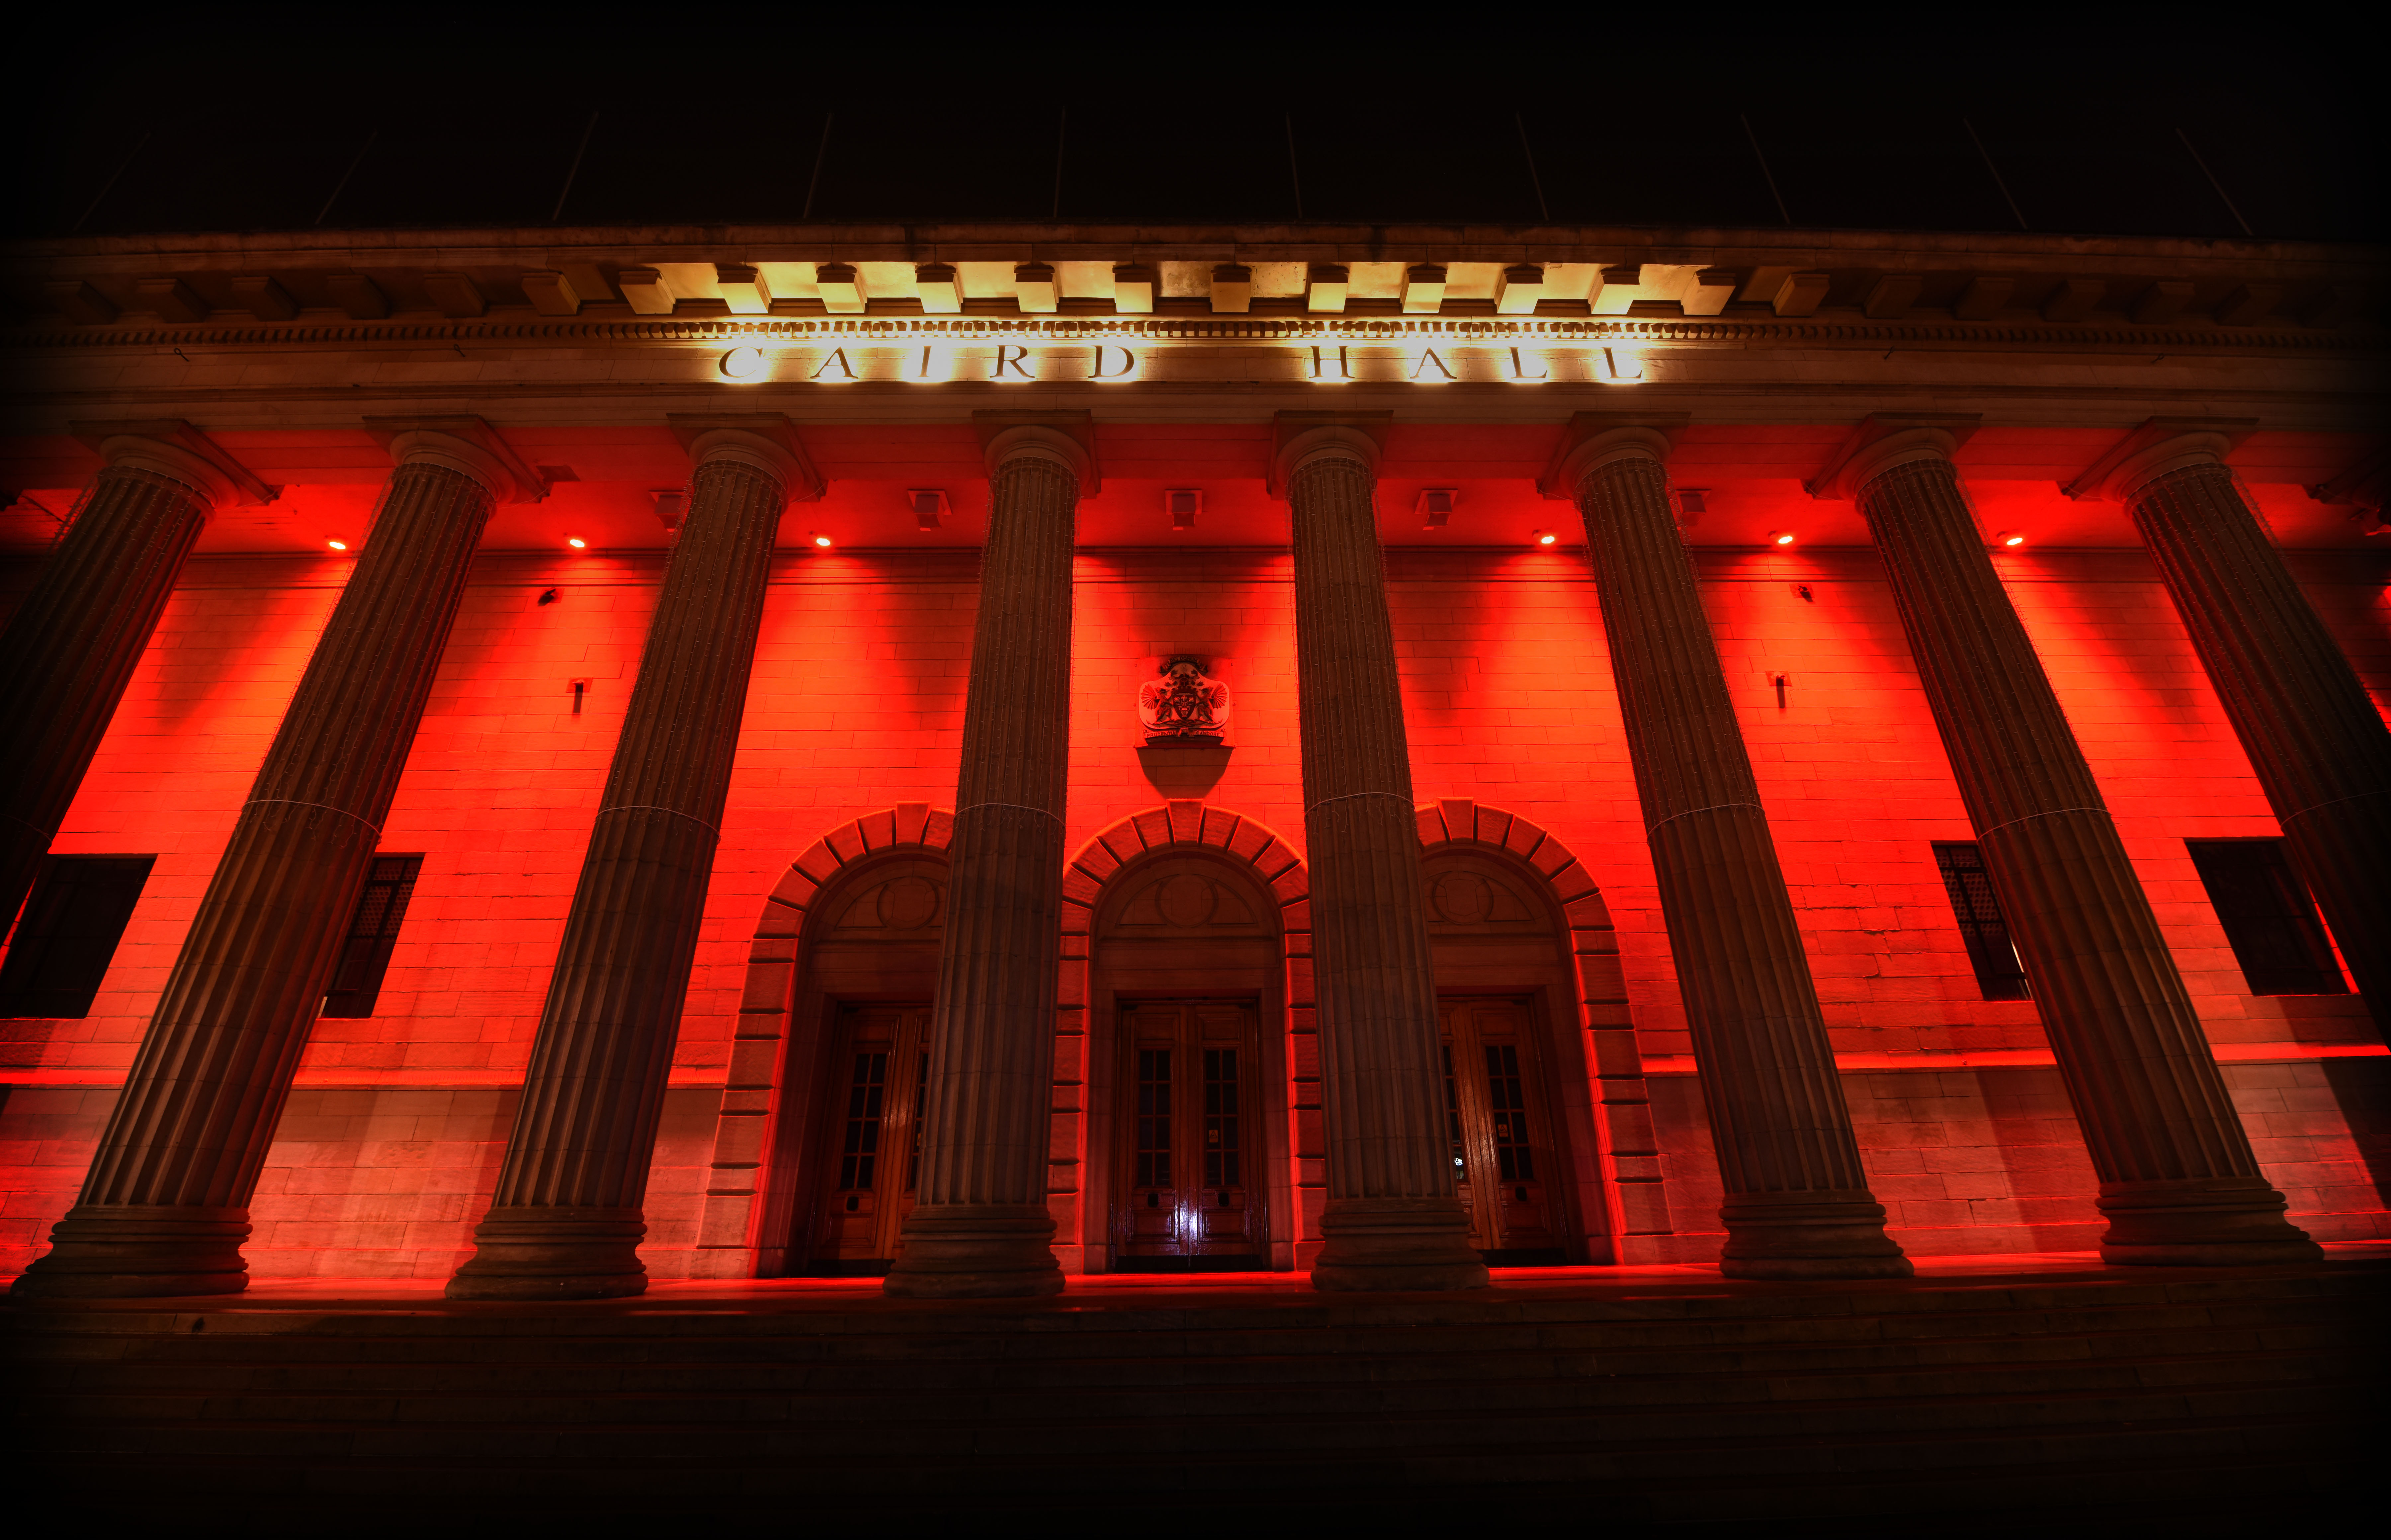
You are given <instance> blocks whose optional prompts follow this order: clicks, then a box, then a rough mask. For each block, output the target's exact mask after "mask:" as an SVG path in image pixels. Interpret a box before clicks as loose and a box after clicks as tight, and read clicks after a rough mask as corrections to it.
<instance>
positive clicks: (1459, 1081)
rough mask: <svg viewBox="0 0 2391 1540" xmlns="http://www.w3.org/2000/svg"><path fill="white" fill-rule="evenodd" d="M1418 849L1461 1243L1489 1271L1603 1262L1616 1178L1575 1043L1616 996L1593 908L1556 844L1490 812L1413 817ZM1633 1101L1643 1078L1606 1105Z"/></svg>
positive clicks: (1582, 1047)
mask: <svg viewBox="0 0 2391 1540" xmlns="http://www.w3.org/2000/svg"><path fill="white" fill-rule="evenodd" d="M1420 835H1421V840H1422V844H1423V848H1422V851H1421V875H1422V878H1423V886H1424V890H1425V893H1426V897H1427V900H1428V938H1429V946H1430V949H1431V952H1432V955H1433V958H1434V964H1435V969H1436V984H1437V998H1438V1006H1439V1013H1438V1014H1439V1017H1440V1026H1441V1029H1442V1035H1443V1038H1444V1050H1445V1098H1446V1115H1447V1118H1448V1119H1449V1122H1448V1127H1449V1129H1450V1132H1451V1135H1452V1149H1453V1159H1454V1177H1455V1180H1456V1182H1457V1184H1459V1186H1460V1188H1461V1192H1462V1196H1463V1197H1464V1199H1465V1201H1467V1204H1468V1206H1469V1211H1470V1227H1471V1236H1472V1240H1473V1242H1474V1243H1475V1244H1476V1245H1477V1246H1478V1247H1479V1249H1480V1250H1481V1251H1482V1252H1483V1253H1484V1254H1485V1256H1486V1259H1487V1261H1488V1262H1490V1263H1492V1264H1493V1265H1496V1266H1505V1265H1509V1266H1532V1265H1539V1264H1545V1265H1549V1264H1559V1263H1566V1262H1604V1261H1609V1260H1612V1259H1613V1258H1614V1257H1615V1256H1616V1255H1617V1249H1616V1247H1615V1246H1614V1244H1613V1236H1614V1235H1615V1233H1616V1220H1615V1217H1614V1208H1615V1205H1614V1204H1613V1203H1612V1202H1611V1201H1609V1198H1610V1193H1609V1188H1610V1186H1611V1184H1610V1183H1609V1182H1607V1181H1606V1180H1605V1177H1606V1170H1605V1168H1606V1166H1610V1165H1612V1164H1613V1163H1612V1162H1610V1161H1609V1160H1607V1159H1606V1155H1607V1153H1608V1152H1607V1151H1606V1147H1605V1139H1604V1133H1605V1132H1606V1131H1605V1127H1604V1119H1602V1117H1601V1115H1600V1109H1598V1107H1597V1105H1596V1100H1595V1098H1594V1097H1593V1096H1592V1095H1590V1094H1588V1092H1589V1087H1590V1085H1591V1084H1592V1082H1593V1076H1592V1075H1591V1073H1590V1072H1591V1070H1592V1068H1593V1066H1592V1065H1591V1064H1590V1063H1589V1055H1588V1046H1589V1045H1588V1042H1587V1036H1588V1033H1587V1030H1586V1029H1587V1028H1588V1027H1590V1026H1592V1025H1593V1023H1592V1021H1591V1019H1590V1015H1589V1008H1590V1007H1591V1006H1594V1005H1597V1004H1606V1005H1607V1004H1609V997H1610V996H1614V995H1616V994H1618V993H1621V992H1623V991H1621V990H1619V988H1618V984H1617V979H1616V975H1617V948H1616V945H1615V943H1614V942H1612V941H1611V939H1610V921H1609V912H1608V911H1607V910H1606V909H1605V908H1604V906H1603V903H1602V899H1601V895H1600V893H1599V892H1598V891H1597V890H1596V888H1595V886H1594V885H1593V883H1592V881H1591V880H1590V879H1588V878H1587V877H1586V875H1585V874H1584V873H1583V871H1582V870H1581V869H1579V868H1578V866H1577V863H1576V861H1575V859H1574V858H1573V857H1571V856H1570V855H1569V853H1568V852H1567V851H1566V850H1565V849H1563V848H1561V847H1560V845H1559V843H1558V842H1557V841H1556V840H1553V839H1552V838H1551V837H1550V836H1549V835H1546V834H1545V833H1544V831H1543V830H1541V829H1539V828H1537V827H1536V826H1535V825H1534V824H1532V823H1530V822H1528V821H1526V820H1524V819H1519V818H1516V817H1514V816H1513V815H1512V814H1509V813H1506V812H1505V811H1503V810H1502V809H1495V808H1487V807H1482V806H1480V805H1479V804H1476V803H1474V802H1463V801H1455V802H1445V803H1440V804H1437V805H1435V806H1434V807H1431V808H1428V809H1422V810H1421V815H1420ZM1564 884H1566V886H1567V888H1568V897H1567V898H1564V897H1563V896H1562V893H1561V887H1562V885H1564ZM1618 1003H1619V1005H1620V1006H1621V1007H1622V1020H1623V1004H1624V1002H1623V1000H1622V1001H1619V1002H1618ZM1629 1047H1630V1051H1631V1052H1632V1043H1631V1044H1630V1045H1629ZM1641 1085H1642V1081H1641V1076H1640V1072H1639V1073H1638V1074H1637V1075H1636V1076H1635V1079H1634V1081H1633V1084H1632V1086H1630V1085H1622V1086H1619V1087H1614V1088H1612V1089H1613V1090H1615V1091H1617V1092H1618V1093H1620V1094H1622V1095H1633V1096H1634V1097H1635V1100H1636V1102H1637V1103H1638V1104H1640V1103H1641V1099H1642V1090H1641ZM1614 1170H1615V1167H1614Z"/></svg>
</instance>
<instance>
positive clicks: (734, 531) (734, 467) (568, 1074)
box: [448, 427, 820, 1300]
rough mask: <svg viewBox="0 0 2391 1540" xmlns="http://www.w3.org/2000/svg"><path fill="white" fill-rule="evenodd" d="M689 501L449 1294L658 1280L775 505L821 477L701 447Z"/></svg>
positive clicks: (731, 437) (589, 1289)
mask: <svg viewBox="0 0 2391 1540" xmlns="http://www.w3.org/2000/svg"><path fill="white" fill-rule="evenodd" d="M691 458H692V459H694V460H695V461H696V467H695V471H694V472H693V474H692V475H691V482H690V499H689V512H688V515H687V516H686V517H685V518H684V519H683V521H682V524H681V529H680V538H679V541H678V543H676V544H675V546H674V547H673V553H672V560H671V561H670V563H668V564H667V565H666V568H665V582H664V592H663V594H662V595H661V596H660V597H659V598H658V600H657V602H656V611H655V615H654V616H653V619H651V620H650V622H649V624H648V640H647V645H646V646H645V647H644V648H643V649H642V650H641V652H640V673H639V679H638V681H637V682H636V683H635V684H634V685H633V686H632V689H631V702H630V709H629V710H628V712H627V714H626V715H625V717H624V719H623V730H622V736H621V737H619V738H618V739H616V740H615V744H614V764H613V766H612V768H611V769H610V770H608V771H607V776H606V789H605V791H604V793H603V794H602V795H601V797H600V800H599V806H598V817H597V820H596V822H595V823H594V824H593V825H592V827H591V829H590V832H589V846H588V853H587V854H586V855H585V856H584V857H583V858H582V862H581V879H580V882H579V883H578V885H577V886H575V889H574V893H573V907H572V909H571V911H570V912H568V913H567V915H566V918H565V922H564V938H563V940H562V942H561V943H560V944H559V946H558V948H557V953H556V968H555V971H554V972H553V973H551V974H550V975H549V985H548V1002H547V1004H546V1006H545V1008H544V1009H543V1010H542V1011H541V1013H540V1022H539V1035H538V1037H537V1038H536V1040H535V1041H534V1042H533V1044H532V1054H531V1066H530V1068H529V1069H528V1071H527V1072H526V1073H525V1075H524V1077H523V1101H522V1103H521V1104H520V1105H519V1106H518V1107H517V1109H516V1112H515V1124H514V1131H513V1133H512V1134H511V1136H510V1137H509V1139H508V1141H507V1154H506V1160H505V1163H504V1164H503V1165H502V1166H501V1167H500V1168H499V1171H498V1188H497V1191H496V1192H495V1193H494V1195H493V1196H492V1198H491V1203H490V1208H489V1210H488V1212H487V1213H485V1215H484V1216H483V1219H482V1223H481V1224H480V1225H479V1226H478V1227H477V1228H476V1229H475V1230H474V1232H473V1243H474V1248H475V1250H474V1254H473V1257H472V1260H471V1261H470V1262H466V1263H465V1265H464V1266H463V1267H462V1268H460V1269H459V1270H458V1273H457V1275H456V1276H455V1277H453V1278H451V1279H450V1280H449V1281H448V1297H449V1298H450V1299H453V1300H600V1299H612V1298H614V1297H616V1296H619V1295H625V1294H637V1293H640V1292H641V1291H642V1290H644V1289H645V1288H647V1286H648V1279H647V1269H646V1267H645V1266H644V1265H643V1264H642V1263H641V1262H640V1258H639V1245H640V1238H641V1237H642V1236H645V1235H646V1234H647V1222H646V1218H645V1216H644V1214H643V1212H642V1208H641V1205H642V1202H643V1200H644V1198H645V1197H646V1195H647V1187H648V1168H649V1165H650V1164H651V1162H652V1161H653V1158H654V1154H655V1143H656V1123H657V1119H659V1118H660V1117H661V1116H662V1114H663V1111H664V1100H665V1082H666V1079H667V1078H668V1076H669V1074H670V1072H671V1069H672V1053H673V1044H674V1042H676V1041H677V1040H678V1038H679V1034H680V1014H681V1004H682V1001H683V999H684V997H686V996H687V994H688V992H689V972H690V966H691V962H692V960H693V959H694V958H695V956H696V953H697V932H698V923H699V921H700V920H701V919H703V918H704V911H705V887H706V882H707V880H708V879H709V878H710V877H711V876H712V875H713V872H714V850H715V847H716V845H717V843H718V842H719V841H720V838H721V830H720V823H721V819H722V807H723V802H724V799H725V798H726V797H727V796H729V795H730V766H731V759H732V757H733V755H734V754H735V752H736V751H737V749H738V746H739V724H740V721H741V719H742V718H743V717H744V716H745V714H746V708H747V680H748V675H749V671H750V669H751V668H752V666H753V665H754V663H755V657H756V631H757V629H758V628H760V627H761V625H762V623H763V618H764V590H765V581H766V579H767V578H769V576H771V569H772V547H773V543H774V538H775V537H776V536H777V535H778V534H779V532H780V527H781V513H782V510H783V509H784V508H786V507H787V505H788V502H789V499H790V498H791V497H792V496H793V495H794V496H802V497H808V498H810V497H815V496H818V495H819V493H820V482H819V480H818V478H816V476H815V475H814V473H813V472H812V470H811V468H810V467H809V466H808V465H807V464H806V463H805V462H804V461H803V460H802V459H798V458H797V455H796V454H795V450H794V445H793V443H792V442H791V441H789V440H788V439H787V438H786V437H785V435H784V434H773V433H771V432H769V430H768V431H765V432H757V431H756V430H754V429H751V428H744V427H718V428H713V429H711V430H708V431H705V432H704V433H702V434H699V435H697V436H696V438H695V440H694V442H693V443H692V444H691Z"/></svg>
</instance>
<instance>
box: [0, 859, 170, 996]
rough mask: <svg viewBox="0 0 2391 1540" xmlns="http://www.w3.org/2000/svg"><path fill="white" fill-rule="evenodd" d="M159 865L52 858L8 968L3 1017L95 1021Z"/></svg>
mask: <svg viewBox="0 0 2391 1540" xmlns="http://www.w3.org/2000/svg"><path fill="white" fill-rule="evenodd" d="M157 859H158V858H157V857H155V856H49V857H45V858H44V860H43V861H42V871H41V874H40V875H39V876H37V877H35V878H34V879H33V891H32V896H31V897H30V898H28V899H26V900H25V912H24V915H23V917H22V918H21V919H19V921H18V922H17V934H16V936H15V937H14V938H12V939H11V940H10V941H9V943H8V960H7V961H6V963H5V964H0V1016H85V1015H88V1014H89V1013H90V1011H91V1000H92V996H94V995H96V994H97V993H98V992H99V981H100V980H101V979H102V978H103V977H107V974H108V963H109V959H110V958H111V957H114V956H115V955H116V943H117V941H118V939H119V938H122V937H123V934H124V923H125V922H126V921H127V920H130V919H132V918H133V906H134V904H135V902H136V901H137V900H138V899H140V897H141V885H142V884H143V883H146V882H148V881H149V868H150V866H151V864H152V863H154V862H155V861H157Z"/></svg>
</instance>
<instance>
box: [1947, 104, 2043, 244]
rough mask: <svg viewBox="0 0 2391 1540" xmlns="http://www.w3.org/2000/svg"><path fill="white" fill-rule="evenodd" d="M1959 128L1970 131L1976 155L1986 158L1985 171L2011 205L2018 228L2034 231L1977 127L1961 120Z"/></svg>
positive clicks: (1969, 136) (1970, 138)
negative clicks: (1985, 146) (1977, 131)
mask: <svg viewBox="0 0 2391 1540" xmlns="http://www.w3.org/2000/svg"><path fill="white" fill-rule="evenodd" d="M1959 126H1960V127H1962V128H1964V129H1966V130H1967V131H1968V139H1969V142H1971V144H1973V145H1974V146H1975V147H1976V153H1977V154H1979V155H1981V156H1983V157H1984V169H1985V170H1986V171H1989V172H1991V173H1992V174H1993V186H1995V187H1997V188H2000V189H2001V197H2002V199H2003V201H2006V202H2007V203H2008V204H2009V206H2010V216H2011V217H2012V218H2014V219H2016V221H2017V222H2018V228H2019V229H2021V230H2031V229H2033V228H2034V226H2031V225H2029V224H2027V223H2026V222H2025V214H2024V212H2023V210H2021V209H2020V208H2019V207H2018V206H2017V199H2016V198H2014V197H2012V196H2011V195H2010V185H2009V183H2007V182H2006V181H2003V180H2002V179H2001V168H2000V167H1998V166H1997V165H1995V164H1993V152H1992V151H1991V150H1989V149H1985V148H1984V140H1983V139H1982V138H1981V137H1979V136H1977V133H1976V125H1975V124H1974V123H1970V122H1969V121H1968V120H1967V119H1965V118H1961V119H1960V120H1959Z"/></svg>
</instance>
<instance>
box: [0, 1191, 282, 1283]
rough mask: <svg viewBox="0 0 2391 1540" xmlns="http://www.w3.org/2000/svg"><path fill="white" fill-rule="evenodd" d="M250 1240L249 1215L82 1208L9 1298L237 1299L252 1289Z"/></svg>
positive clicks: (59, 1227)
mask: <svg viewBox="0 0 2391 1540" xmlns="http://www.w3.org/2000/svg"><path fill="white" fill-rule="evenodd" d="M248 1238H249V1210H247V1209H183V1208H174V1207H167V1206H164V1205H147V1204H144V1205H133V1204H126V1205H123V1206H116V1205H108V1204H82V1203H79V1204H77V1205H75V1207H73V1208H72V1209H70V1210H67V1215H66V1217H65V1218H64V1219H61V1220H59V1221H58V1223H57V1224H55V1225H53V1226H52V1227H51V1229H50V1249H49V1250H48V1251H46V1252H45V1253H44V1254H43V1255H41V1256H39V1257H37V1258H35V1259H34V1260H33V1262H32V1265H31V1266H29V1267H27V1268H26V1269H25V1271H24V1273H23V1275H21V1276H19V1278H18V1279H17V1281H16V1283H15V1284H13V1285H11V1286H10V1287H9V1290H8V1292H9V1293H11V1294H14V1295H16V1296H17V1297H19V1299H52V1300H138V1299H150V1298H172V1297H174V1296H177V1295H184V1294H238V1293H239V1292H240V1291H241V1290H242V1289H244V1288H248V1287H249V1263H247V1262H243V1261H242V1260H241V1255H240V1243H241V1242H243V1241H245V1240H247V1239H248Z"/></svg>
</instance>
